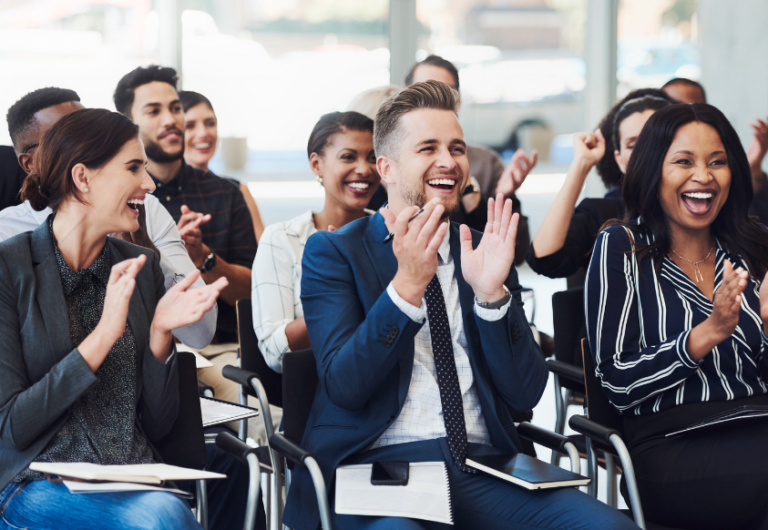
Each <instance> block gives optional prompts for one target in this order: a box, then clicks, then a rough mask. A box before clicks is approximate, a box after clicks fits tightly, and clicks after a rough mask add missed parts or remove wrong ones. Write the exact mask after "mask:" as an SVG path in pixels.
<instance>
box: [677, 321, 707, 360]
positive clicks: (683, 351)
mask: <svg viewBox="0 0 768 530" xmlns="http://www.w3.org/2000/svg"><path fill="white" fill-rule="evenodd" d="M691 331H693V330H691V329H689V330H688V331H684V332H682V333H681V334H680V336H679V337H677V341H676V342H677V344H676V345H675V348H676V350H677V356H678V357H679V358H680V360H681V361H683V364H684V365H685V366H687V367H688V368H698V366H699V365H700V364H701V363H702V362H703V361H704V359H702V360H701V361H694V360H693V358H692V357H691V354H690V353H688V336H689V335H690V334H691Z"/></svg>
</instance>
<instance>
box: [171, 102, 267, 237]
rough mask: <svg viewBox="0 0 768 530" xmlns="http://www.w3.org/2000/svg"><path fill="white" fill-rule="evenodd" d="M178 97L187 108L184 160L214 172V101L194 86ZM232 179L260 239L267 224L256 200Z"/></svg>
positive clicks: (185, 110)
mask: <svg viewBox="0 0 768 530" xmlns="http://www.w3.org/2000/svg"><path fill="white" fill-rule="evenodd" d="M179 100H180V101H181V106H182V107H183V109H184V161H185V162H186V163H187V164H189V165H190V166H192V167H193V168H195V169H199V170H201V171H208V172H210V173H213V172H212V171H211V170H210V168H209V167H208V162H210V161H211V158H213V155H214V154H216V148H217V147H218V141H219V127H218V125H219V122H218V119H217V118H216V112H214V110H213V105H212V104H211V102H210V100H209V99H208V98H207V97H205V96H204V95H202V94H199V93H197V92H192V91H191V90H182V91H181V92H179ZM230 180H232V182H235V183H236V184H237V185H238V186H239V187H240V192H241V193H242V194H243V198H244V199H245V203H246V204H247V205H248V211H249V212H250V213H251V218H252V219H253V231H254V232H255V233H256V241H257V242H258V241H259V238H261V233H262V232H264V224H263V223H262V221H261V215H260V214H259V208H258V206H256V201H255V200H254V198H253V195H251V192H250V190H249V189H248V186H247V185H245V184H243V183H242V182H238V181H236V180H234V179H230Z"/></svg>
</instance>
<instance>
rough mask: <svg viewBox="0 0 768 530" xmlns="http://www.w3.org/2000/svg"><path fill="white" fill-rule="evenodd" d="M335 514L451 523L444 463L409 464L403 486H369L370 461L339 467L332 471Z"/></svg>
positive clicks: (449, 500)
mask: <svg viewBox="0 0 768 530" xmlns="http://www.w3.org/2000/svg"><path fill="white" fill-rule="evenodd" d="M336 513H340V514H348V515H372V516H378V517H408V518H411V519H424V520H426V521H435V522H437V523H443V524H453V516H452V514H451V497H450V493H449V489H448V470H447V469H446V467H445V462H415V463H412V464H411V465H410V473H409V477H408V485H406V486H374V485H372V484H371V464H360V465H354V466H341V467H339V468H338V469H337V470H336Z"/></svg>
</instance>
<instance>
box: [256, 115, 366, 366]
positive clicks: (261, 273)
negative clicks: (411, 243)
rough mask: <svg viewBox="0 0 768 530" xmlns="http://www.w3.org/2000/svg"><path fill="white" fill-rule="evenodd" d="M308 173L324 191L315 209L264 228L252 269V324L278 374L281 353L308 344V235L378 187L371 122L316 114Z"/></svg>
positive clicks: (359, 205)
mask: <svg viewBox="0 0 768 530" xmlns="http://www.w3.org/2000/svg"><path fill="white" fill-rule="evenodd" d="M307 155H308V157H309V165H310V168H311V169H312V172H313V173H314V174H315V176H316V177H317V181H318V183H319V184H320V185H321V186H322V189H323V190H324V192H325V204H324V206H323V209H322V210H320V211H319V212H316V213H315V212H312V211H309V212H307V213H305V214H303V215H300V216H299V217H296V218H295V219H291V220H290V221H286V222H283V223H277V224H274V225H270V226H268V227H267V228H266V229H265V230H264V234H263V236H262V237H263V242H264V243H265V244H260V245H259V248H258V250H257V251H256V259H255V260H254V262H253V268H252V274H253V277H252V284H251V289H252V293H251V298H252V300H253V327H254V329H255V331H256V336H257V337H258V338H259V348H260V349H261V352H262V354H263V355H264V358H265V359H266V361H267V364H269V366H270V367H271V368H272V369H273V370H275V371H277V372H282V360H283V355H284V354H285V353H287V352H290V351H296V350H301V349H305V348H309V347H311V345H310V343H309V336H308V335H307V326H306V325H305V324H304V311H303V309H302V305H301V299H300V295H301V260H302V257H303V253H304V245H305V243H306V242H307V239H308V238H309V236H311V235H312V234H314V233H315V232H316V231H318V230H331V231H333V230H335V229H337V228H341V227H342V226H344V225H345V224H347V223H350V222H352V221H354V220H356V219H359V218H361V217H363V216H364V215H365V214H366V212H365V207H366V206H367V205H368V202H369V201H370V200H371V197H372V196H373V194H374V193H375V192H376V189H377V188H378V187H379V174H378V172H377V171H376V156H375V154H374V151H373V121H372V120H371V119H370V118H367V117H366V116H363V115H362V114H359V113H357V112H354V111H349V112H332V113H330V114H326V115H324V116H323V117H321V118H320V121H318V122H317V124H316V125H315V127H314V129H313V130H312V134H311V135H310V137H309V142H308V143H307Z"/></svg>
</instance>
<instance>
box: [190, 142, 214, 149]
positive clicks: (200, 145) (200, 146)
mask: <svg viewBox="0 0 768 530" xmlns="http://www.w3.org/2000/svg"><path fill="white" fill-rule="evenodd" d="M192 147H194V148H195V149H208V148H209V147H211V144H210V143H205V144H195V145H193V146H192Z"/></svg>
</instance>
